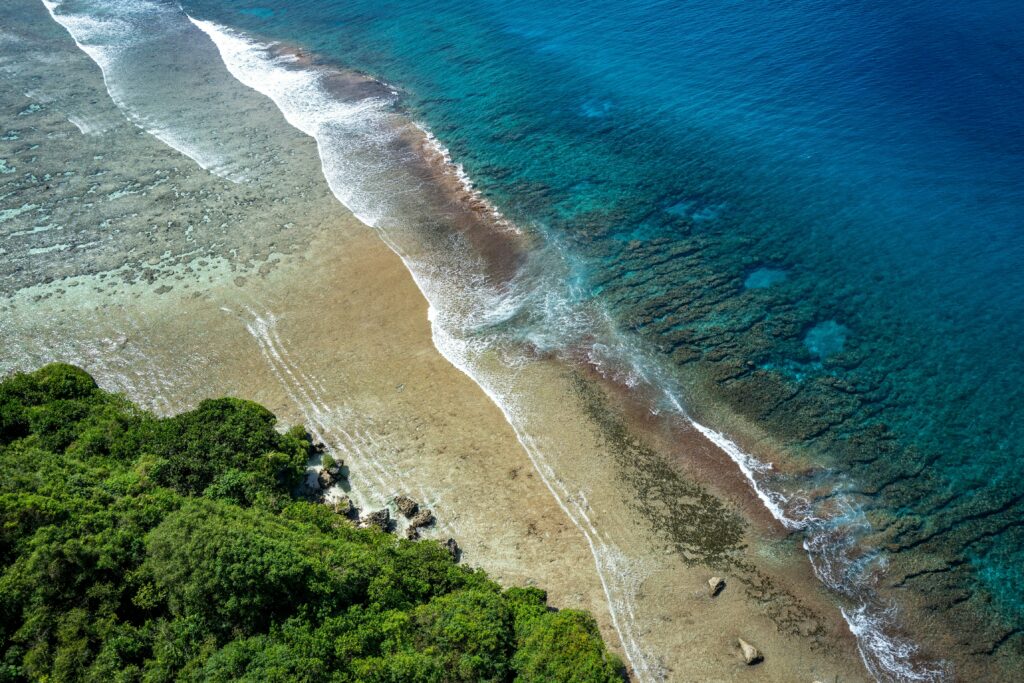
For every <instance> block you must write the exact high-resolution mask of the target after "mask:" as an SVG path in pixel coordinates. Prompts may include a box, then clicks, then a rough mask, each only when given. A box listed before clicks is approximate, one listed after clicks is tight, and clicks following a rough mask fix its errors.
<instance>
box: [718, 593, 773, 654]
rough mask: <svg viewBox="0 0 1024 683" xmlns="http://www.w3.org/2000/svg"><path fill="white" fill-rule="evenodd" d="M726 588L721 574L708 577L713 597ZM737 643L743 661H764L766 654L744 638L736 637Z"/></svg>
mask: <svg viewBox="0 0 1024 683" xmlns="http://www.w3.org/2000/svg"><path fill="white" fill-rule="evenodd" d="M724 590H725V579H723V578H722V577H721V576H712V577H711V578H710V579H708V594H709V595H710V596H711V597H712V598H715V597H718V594H719V593H721V592H722V591H724ZM736 644H737V645H738V646H739V648H740V653H741V654H742V655H743V661H744V662H746V663H747V664H748V665H749V666H753V665H754V664H759V663H761V662H763V661H764V655H762V654H761V651H760V650H758V649H757V648H756V647H754V646H753V645H751V644H750V643H748V642H747V641H745V640H743V639H742V638H737V639H736Z"/></svg>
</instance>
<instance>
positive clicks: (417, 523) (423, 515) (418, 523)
mask: <svg viewBox="0 0 1024 683" xmlns="http://www.w3.org/2000/svg"><path fill="white" fill-rule="evenodd" d="M433 523H434V513H433V512H431V511H430V510H428V509H427V508H423V509H422V510H420V511H419V512H417V513H416V516H415V517H413V518H412V519H410V520H409V526H411V527H412V528H414V529H419V528H420V527H424V526H430V525H431V524H433Z"/></svg>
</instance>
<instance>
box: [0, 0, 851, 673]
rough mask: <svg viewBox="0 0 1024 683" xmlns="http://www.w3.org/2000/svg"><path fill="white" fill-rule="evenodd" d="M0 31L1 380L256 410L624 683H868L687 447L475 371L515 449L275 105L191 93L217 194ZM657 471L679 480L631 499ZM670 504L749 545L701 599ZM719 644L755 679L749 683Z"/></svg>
mask: <svg viewBox="0 0 1024 683" xmlns="http://www.w3.org/2000/svg"><path fill="white" fill-rule="evenodd" d="M0 17H2V19H3V25H4V27H5V30H6V31H8V32H9V33H8V34H4V42H3V43H2V44H0V53H2V55H3V62H2V67H3V69H4V71H3V74H4V83H5V85H9V86H10V87H8V88H7V89H6V90H7V94H5V95H4V96H3V97H2V102H0V103H2V107H3V110H2V113H3V121H4V128H5V130H4V131H3V132H4V133H5V135H4V137H5V140H3V141H2V142H0V145H2V146H0V150H2V152H0V157H2V158H4V159H5V160H6V162H5V163H7V164H8V165H9V166H11V167H15V168H17V169H18V171H17V172H16V173H14V174H10V175H5V176H2V177H0V182H2V183H3V185H2V187H3V189H2V190H0V197H3V199H2V200H0V211H4V210H7V209H12V208H20V207H22V206H24V205H35V206H36V207H37V208H34V209H31V210H25V211H24V212H22V213H20V214H18V215H13V214H12V215H11V216H10V218H9V219H7V220H5V221H4V222H3V223H0V230H2V232H3V235H4V238H5V242H4V247H5V249H6V251H5V259H7V260H8V264H7V266H6V267H5V270H4V271H3V274H2V277H3V283H4V284H3V290H2V293H3V296H4V299H3V301H2V303H0V306H2V308H0V315H2V318H0V321H2V323H0V368H2V370H4V371H9V370H12V369H16V368H24V369H28V368H30V367H33V366H35V365H38V364H39V363H42V362H45V361H48V360H66V361H71V362H76V363H79V364H82V365H84V366H85V367H86V368H87V369H88V370H90V371H91V372H93V373H95V374H96V376H97V377H98V379H99V380H100V381H101V383H102V384H103V385H104V386H105V387H107V388H112V389H118V390H121V391H125V392H126V393H127V394H129V395H130V396H131V398H133V399H134V400H138V401H140V402H142V403H143V404H145V405H148V406H151V407H152V408H154V409H155V410H158V411H160V412H164V413H169V412H174V411H178V410H182V409H186V408H188V407H191V406H193V405H195V403H196V402H197V401H199V400H201V399H202V398H205V397H211V396H218V395H223V394H232V395H236V396H242V397H246V398H252V399H254V400H257V401H259V402H261V403H264V404H265V405H267V406H268V407H270V408H271V409H272V410H274V411H275V412H276V413H277V414H278V415H279V416H281V418H282V419H283V420H285V421H287V422H289V423H298V422H302V423H305V424H307V425H308V426H309V427H310V428H311V429H313V430H314V431H316V432H317V433H318V435H319V436H320V437H321V438H323V439H324V440H325V442H326V443H328V444H329V445H330V446H331V447H332V448H334V449H336V450H337V452H338V453H339V454H340V455H341V456H342V457H343V458H345V459H346V460H347V461H348V463H349V464H350V466H351V470H352V486H353V489H354V491H355V492H356V494H357V495H356V499H357V502H360V503H361V504H363V505H365V506H380V505H383V504H385V503H386V502H387V500H388V499H389V498H390V497H391V496H393V495H394V494H396V493H409V494H411V495H413V496H414V497H416V498H417V499H418V500H420V501H421V502H424V503H427V504H428V505H430V506H431V507H433V509H434V510H435V512H436V513H437V516H438V518H439V525H438V528H437V529H436V530H435V531H434V532H432V533H433V534H434V535H436V536H438V537H447V536H452V537H455V538H456V539H457V540H458V541H459V543H460V545H461V546H462V547H463V548H464V551H465V556H464V557H465V561H466V562H468V563H471V564H474V565H479V566H481V567H484V568H485V569H487V570H488V571H490V572H492V573H493V574H494V575H495V576H496V577H497V578H498V579H500V580H501V581H503V582H505V583H508V584H517V585H521V584H526V583H536V584H538V585H541V586H543V587H545V588H547V589H548V590H549V593H550V597H551V601H552V604H554V605H555V606H557V607H562V608H564V607H580V608H585V609H588V610H591V611H592V612H593V613H594V614H595V615H596V616H597V617H598V619H599V622H600V624H601V627H602V630H603V633H604V635H605V637H606V639H607V640H608V642H609V643H612V644H613V646H614V647H615V648H616V649H617V650H618V651H620V652H621V653H623V654H626V655H628V656H629V657H630V661H631V662H632V664H633V667H634V673H635V677H636V678H637V679H638V680H658V679H667V680H679V681H689V680H702V681H712V680H723V681H726V680H752V681H753V680H757V681H800V680H807V681H811V680H815V679H820V680H834V679H835V677H837V676H838V678H839V680H843V681H854V680H864V679H865V678H866V675H865V673H864V670H863V667H862V665H861V664H860V662H859V659H858V657H857V654H856V650H855V644H854V642H853V639H852V637H850V635H849V633H848V632H847V631H846V628H845V624H844V623H843V622H842V620H841V618H840V616H839V614H838V611H837V609H836V607H835V605H834V604H833V603H832V602H831V601H830V599H829V598H828V597H827V596H826V595H825V593H824V591H823V590H822V589H821V588H820V586H818V585H817V583H816V582H815V581H814V579H813V577H812V576H811V573H810V570H809V567H808V565H807V562H806V560H805V559H804V556H803V554H802V553H801V552H800V549H799V546H798V545H797V544H796V543H795V542H794V539H793V538H791V537H789V536H786V535H784V534H783V533H782V532H781V530H780V529H779V528H777V527H776V526H775V525H774V523H773V522H772V520H771V519H770V517H769V516H768V515H767V514H766V513H765V511H764V509H763V508H762V507H760V506H759V503H758V502H757V500H756V498H754V496H753V495H752V494H751V492H750V490H749V489H748V488H747V487H746V486H745V485H744V482H743V480H742V478H740V477H738V475H737V473H736V471H735V469H734V468H733V467H732V464H731V462H730V461H729V460H728V458H726V457H725V456H724V455H722V454H721V453H716V452H715V449H714V448H713V447H712V446H711V445H710V444H709V443H708V442H707V441H706V440H704V439H703V438H702V437H700V436H699V435H698V434H696V433H692V432H691V433H669V434H666V433H663V432H660V431H659V432H648V431H645V427H646V426H647V425H645V424H644V422H643V420H642V419H640V418H639V416H637V415H628V414H624V413H622V406H621V405H620V404H619V403H618V400H617V399H616V397H615V396H614V394H612V393H609V392H607V391H606V388H605V387H604V386H603V385H602V384H601V383H600V382H598V381H597V380H596V379H594V378H592V377H589V376H586V375H585V373H583V372H581V371H580V370H578V369H574V368H572V367H569V366H566V365H564V364H561V363H558V362H555V361H552V360H547V359H543V358H538V359H535V360H533V361H531V362H529V363H527V364H525V365H523V366H522V367H520V368H519V371H518V372H516V373H507V368H503V367H502V359H501V358H499V357H497V356H494V357H484V358H483V359H482V363H483V364H484V366H485V369H487V367H490V369H492V370H493V371H494V373H500V372H506V375H507V376H508V378H509V382H510V385H511V386H509V387H508V388H509V391H510V392H512V393H514V394H515V395H516V396H520V397H529V400H528V401H521V402H520V403H519V405H518V407H519V408H520V409H521V411H522V412H520V413H519V415H518V417H519V420H518V423H517V424H518V426H519V433H518V434H517V433H516V431H515V430H514V429H513V428H512V427H511V426H510V424H509V423H508V421H507V420H506V416H505V415H504V414H503V413H502V411H501V409H499V407H498V406H497V405H495V404H494V403H493V402H492V401H491V400H490V399H489V398H488V396H487V395H486V393H485V392H484V391H482V390H481V388H480V387H479V386H477V384H476V383H474V382H473V381H472V380H471V379H470V378H469V377H467V376H466V375H465V374H463V373H462V372H460V371H459V370H458V369H456V368H455V367H453V366H452V365H451V364H450V363H449V362H448V361H447V360H445V358H444V357H442V355H441V354H440V353H438V351H437V349H436V347H435V344H434V340H433V339H432V333H433V331H432V329H431V325H430V323H429V321H428V317H427V311H428V307H427V302H426V301H425V300H424V298H423V296H422V294H421V293H420V291H419V289H418V288H417V287H416V285H415V284H414V282H413V281H412V279H411V278H410V275H409V273H408V271H407V270H406V269H405V267H404V265H403V263H402V261H401V260H400V259H399V258H398V257H397V256H396V255H395V254H394V253H392V252H391V251H390V250H389V249H388V248H387V247H386V245H385V244H384V243H383V242H382V241H381V240H380V239H379V238H378V236H377V235H376V234H375V233H374V232H373V231H372V230H370V229H368V228H367V227H365V226H364V225H363V224H361V223H360V222H358V221H357V220H355V218H354V217H353V216H351V215H350V214H349V213H348V212H347V211H345V209H344V208H343V207H342V206H341V205H340V204H339V203H338V202H337V201H336V200H335V198H334V196H333V195H332V194H331V192H330V190H329V188H328V187H327V184H326V182H325V181H324V178H323V176H322V174H321V169H320V163H319V159H318V156H317V150H316V148H315V145H314V143H313V141H312V140H311V139H310V138H308V137H306V136H304V135H302V134H300V133H298V132H297V131H295V130H294V129H293V128H292V127H291V126H289V125H288V124H287V123H286V122H285V121H284V119H283V118H282V117H281V115H280V113H279V112H278V110H277V109H276V108H275V107H274V105H273V104H272V103H271V102H270V101H269V100H267V99H266V98H263V97H261V96H259V95H258V94H256V93H254V92H252V91H250V90H248V89H246V88H244V87H241V86H240V85H239V84H238V83H237V82H236V81H235V80H234V79H232V78H231V77H230V75H229V74H228V73H227V72H226V71H218V69H215V68H212V67H211V68H210V69H209V71H208V74H207V75H206V76H204V78H206V79H207V80H206V82H205V85H206V87H208V88H209V89H210V90H211V92H216V94H217V96H218V97H229V98H231V100H232V106H233V111H234V112H236V113H237V115H236V116H235V118H236V119H237V122H238V123H237V124H236V126H235V127H234V128H233V129H231V130H221V131H219V135H220V136H221V137H223V138H226V139H227V140H228V141H229V143H230V144H228V148H229V152H231V153H237V154H238V155H239V156H240V157H241V158H244V159H246V160H247V163H246V165H247V166H248V168H247V171H246V173H245V174H244V175H245V176H246V177H245V179H244V180H243V181H242V182H234V180H236V179H227V178H224V177H221V176H219V175H216V174H215V173H211V172H209V171H206V170H203V169H202V168H200V167H199V166H197V165H196V164H195V163H194V162H193V161H192V160H190V159H188V158H186V157H184V156H182V155H181V154H179V153H178V152H175V151H174V150H172V149H171V148H169V147H167V146H166V145H165V144H163V143H161V142H160V141H159V140H157V139H156V138H154V137H152V136H151V135H148V134H144V133H142V132H141V131H140V130H139V129H138V128H136V127H135V126H133V125H129V124H128V123H127V122H125V120H124V118H123V116H122V115H121V113H120V112H119V111H118V110H117V108H116V107H115V106H114V105H113V103H111V102H110V100H109V98H108V97H107V93H106V90H105V89H104V85H103V82H102V79H101V77H100V74H99V70H98V69H97V68H96V67H95V65H94V64H93V63H92V62H91V61H90V60H89V59H88V58H87V57H86V56H85V55H84V54H83V53H81V52H80V51H79V50H78V49H77V48H76V46H75V45H74V43H73V42H72V41H71V40H70V38H69V37H68V36H67V34H66V33H63V32H62V30H61V29H60V27H57V26H56V25H55V24H52V22H50V19H49V17H48V15H47V13H46V11H45V9H44V8H43V6H42V5H39V4H37V3H35V2H28V1H27V0H25V1H21V0H19V2H12V3H10V4H5V7H4V8H0ZM206 49H211V48H210V46H207V47H206ZM26 93H32V94H31V95H26ZM23 111H27V112H29V113H27V114H25V115H23V116H19V113H20V112H23ZM76 121H77V123H76ZM88 122H92V123H88ZM83 129H84V130H85V131H86V132H83ZM15 130H16V131H17V135H16V137H15V138H12V139H6V138H8V137H10V136H9V135H7V133H8V132H9V131H15ZM232 150H233V151H232ZM232 168H237V166H232ZM67 171H71V172H73V173H74V175H72V176H62V175H60V174H62V173H65V172H67ZM25 173H29V174H31V175H32V178H27V177H26V176H24V174H25ZM47 176H49V179H47ZM55 179H56V180H55ZM5 215H6V214H5ZM41 225H53V226H54V227H52V228H49V229H48V230H45V231H39V230H36V228H38V227H39V226H41ZM62 234H63V235H64V236H63V237H62ZM26 239H28V240H31V241H30V242H25V240H26ZM18 240H22V241H21V242H18ZM62 245H70V246H62ZM684 460H686V461H687V462H690V463H691V465H690V467H689V468H685V467H676V466H674V465H673V466H672V467H670V468H669V469H666V470H656V469H655V470H652V468H653V467H654V466H655V465H656V463H657V462H659V461H664V462H669V463H675V464H679V463H681V462H683V461H684ZM628 462H636V463H639V464H638V465H637V467H635V468H632V469H631V468H630V467H628V466H624V463H628ZM652 471H654V472H655V473H659V472H660V474H661V475H663V476H662V479H659V480H657V481H675V480H673V479H672V478H673V477H678V478H679V479H678V481H680V482H684V483H683V484H678V483H677V484H673V485H672V486H669V487H665V486H660V485H659V486H658V487H657V488H658V491H654V490H651V489H650V488H647V489H645V488H644V487H645V486H648V484H649V483H651V482H653V481H655V480H654V479H651V478H650V473H651V472H652ZM716 472H717V474H718V478H717V479H715V477H714V476H713V475H714V474H715V473H716ZM684 475H685V477H689V478H693V479H696V478H702V479H705V480H706V481H709V482H712V488H707V486H705V485H700V486H703V487H704V488H699V487H698V485H696V484H693V483H692V482H690V483H685V482H688V481H689V480H688V479H684V478H683V477H684ZM673 486H674V487H675V488H673ZM699 490H703V491H707V492H708V493H709V495H713V497H714V498H713V501H714V502H712V503H708V502H706V501H705V502H703V503H702V502H700V501H699V500H696V497H695V496H696V494H695V492H696V491H699ZM680 491H681V492H683V493H685V494H686V495H687V496H690V497H694V499H695V501H696V502H695V503H694V504H695V505H697V504H699V505H698V507H701V509H704V508H707V507H708V506H711V507H713V508H714V510H716V511H720V512H722V513H723V514H725V515H728V516H730V519H731V518H732V517H731V516H735V517H736V519H737V520H741V521H740V522H739V523H740V529H741V537H742V538H741V543H745V544H746V546H747V547H746V549H745V550H741V551H737V552H736V553H735V555H736V558H738V560H737V559H736V558H734V561H733V564H731V565H730V566H731V567H733V569H734V571H735V572H736V573H735V574H733V575H730V574H725V576H726V580H727V581H728V585H727V587H726V590H725V591H724V592H723V593H722V594H721V595H720V596H719V597H717V598H715V599H712V598H710V597H709V596H708V594H707V589H706V586H705V581H706V579H707V578H708V577H709V576H710V575H711V574H712V573H718V572H720V571H722V570H721V568H720V567H716V568H708V567H705V566H702V565H701V564H700V563H699V562H697V561H694V560H692V559H691V561H689V562H687V561H684V559H683V555H682V554H681V552H680V542H678V535H674V533H673V530H672V529H671V528H666V527H665V524H664V522H665V520H666V519H669V520H670V519H672V515H671V513H672V511H671V510H669V511H668V512H669V514H667V515H666V514H659V512H658V508H659V506H663V505H666V504H669V503H670V502H671V501H672V500H673V498H672V496H673V495H674V492H680ZM651 501H653V503H652V502H651ZM648 503H649V504H648ZM645 504H646V505H645ZM742 520H746V521H742ZM676 522H677V523H678V524H679V525H681V526H687V525H691V526H692V520H691V519H685V518H683V519H677V520H676ZM699 537H700V534H699V533H697V534H691V536H690V537H688V538H690V539H691V540H692V538H698V539H699ZM712 540H713V539H712ZM688 542H690V541H688ZM693 547H696V546H693ZM738 561H742V564H743V567H744V568H743V569H742V571H741V570H740V569H738V568H737V567H739V564H737V562H738ZM741 573H742V576H740V574H741ZM758 578H760V579H763V581H761V583H759V584H756V585H757V586H760V589H757V590H755V588H753V587H752V586H755V580H756V579H758ZM737 637H743V638H745V639H747V640H750V641H751V642H753V643H754V644H755V645H757V646H758V647H760V648H761V649H762V651H763V652H764V653H765V657H766V659H765V662H764V663H763V664H761V665H758V666H757V667H747V666H746V665H745V664H744V663H743V661H742V659H741V658H740V655H739V651H738V649H737V648H736V645H735V640H736V638H737Z"/></svg>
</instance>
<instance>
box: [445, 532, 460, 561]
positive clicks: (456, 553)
mask: <svg viewBox="0 0 1024 683" xmlns="http://www.w3.org/2000/svg"><path fill="white" fill-rule="evenodd" d="M441 547H443V548H444V549H445V550H447V551H448V552H449V553H450V554H451V556H452V559H453V560H455V561H456V562H458V561H459V558H460V557H462V548H460V547H459V544H458V543H456V542H455V539H454V538H449V539H448V540H447V541H445V542H444V543H442V544H441Z"/></svg>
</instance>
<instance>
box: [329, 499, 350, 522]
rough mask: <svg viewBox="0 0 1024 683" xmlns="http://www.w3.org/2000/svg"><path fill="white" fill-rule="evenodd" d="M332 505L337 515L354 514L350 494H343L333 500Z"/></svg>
mask: <svg viewBox="0 0 1024 683" xmlns="http://www.w3.org/2000/svg"><path fill="white" fill-rule="evenodd" d="M331 507H332V508H333V509H334V513H335V514H337V515H345V516H346V517H348V516H349V515H350V514H352V501H351V500H350V499H349V497H348V496H342V497H341V498H338V499H336V500H334V501H332V502H331Z"/></svg>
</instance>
